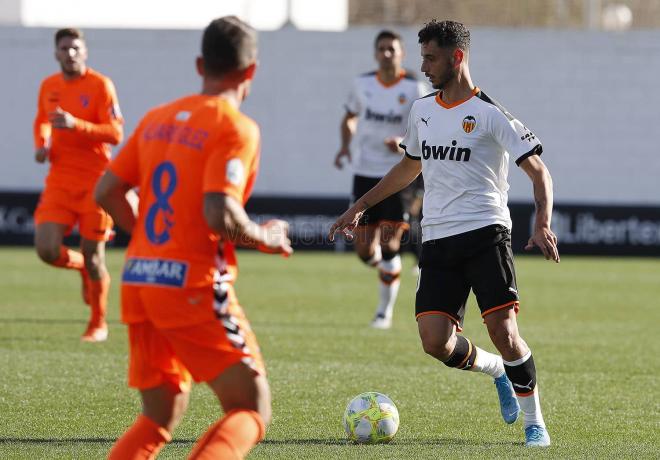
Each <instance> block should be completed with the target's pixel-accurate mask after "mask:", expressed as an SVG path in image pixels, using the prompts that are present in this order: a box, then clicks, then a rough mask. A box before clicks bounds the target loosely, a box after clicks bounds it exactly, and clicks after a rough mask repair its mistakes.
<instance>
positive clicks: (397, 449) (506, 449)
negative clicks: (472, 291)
mask: <svg viewBox="0 0 660 460" xmlns="http://www.w3.org/2000/svg"><path fill="white" fill-rule="evenodd" d="M239 259H240V264H241V276H240V279H239V282H238V295H239V298H240V299H241V303H242V304H243V305H244V307H245V309H246V310H247V313H248V316H249V318H250V320H251V322H252V325H253V327H254V329H255V330H256V333H257V336H258V338H259V340H260V343H261V346H262V349H263V353H264V355H265V358H266V363H267V366H268V371H269V379H270V382H271V386H272V391H273V414H274V416H273V422H272V424H271V426H270V428H269V430H268V434H267V437H266V440H265V441H264V442H263V443H262V444H261V445H259V446H258V447H257V448H256V449H254V450H253V452H252V453H251V456H250V458H253V459H268V460H273V459H295V458H306V459H380V458H388V459H390V458H391V459H431V458H482V459H483V458H498V459H499V458H532V457H534V458H536V457H542V458H598V459H600V458H659V457H660V435H659V433H660V388H659V387H660V384H659V382H660V362H659V356H660V334H659V332H658V331H659V330H660V304H659V298H660V275H659V274H660V260H658V259H614V258H611V259H610V258H573V257H566V258H564V259H563V260H562V263H561V264H559V265H555V264H553V263H550V262H547V261H545V260H543V259H542V258H541V257H539V256H536V257H531V256H527V257H518V259H517V269H518V284H519V287H520V292H521V296H522V306H521V313H520V315H519V323H520V328H521V332H522V335H523V337H524V338H525V339H526V340H527V342H528V344H529V345H530V347H531V348H532V350H533V351H534V356H535V361H536V364H537V368H538V378H539V385H540V389H541V398H542V405H543V408H544V413H545V418H546V422H547V424H548V428H549V430H550V434H551V437H552V441H553V445H552V446H551V447H550V448H548V449H547V450H543V451H539V450H534V451H530V450H528V449H525V447H524V446H523V445H522V441H523V433H522V426H521V422H520V421H518V422H517V423H516V424H515V425H513V426H507V425H505V424H504V422H502V420H501V418H500V415H499V412H498V406H497V397H496V393H495V388H494V386H493V384H492V382H491V380H489V379H488V378H487V377H485V376H483V375H477V374H473V373H468V372H459V371H456V370H450V369H448V368H446V367H445V366H443V365H442V364H440V363H438V362H436V361H434V360H433V359H432V358H430V357H428V356H426V355H425V354H424V353H423V351H422V350H421V346H420V344H419V339H418V337H417V330H416V324H415V320H414V314H413V298H414V290H415V278H414V276H413V275H412V274H411V264H412V258H410V257H408V258H406V259H405V261H404V263H405V265H404V272H403V278H402V286H401V291H400V294H399V301H398V303H397V307H396V311H395V318H394V326H393V328H392V330H390V331H378V330H372V329H370V328H369V327H368V326H367V325H368V322H369V320H370V319H371V315H372V313H373V308H374V305H375V300H376V274H375V272H373V271H371V270H370V269H368V268H367V267H365V266H363V265H362V264H361V263H360V262H359V261H358V259H357V258H356V257H355V256H354V255H351V254H330V253H298V254H295V255H294V256H293V257H292V258H290V259H288V260H285V259H283V258H281V257H273V256H267V255H262V254H255V253H251V252H241V253H240V254H239ZM121 262H122V252H121V251H116V250H112V251H109V254H108V265H109V268H110V271H111V274H112V275H113V279H114V280H115V281H114V284H113V288H112V292H111V299H110V304H111V307H110V338H109V340H108V342H106V343H103V344H94V345H90V344H82V343H80V342H79V335H80V334H81V333H82V331H83V329H84V327H85V322H86V319H87V310H86V307H85V306H84V305H83V304H82V302H81V300H80V293H79V289H80V286H79V283H80V282H79V277H78V275H77V274H76V273H72V272H67V271H64V270H57V269H54V268H50V267H47V266H45V265H44V264H42V263H41V262H39V261H38V260H37V257H36V255H35V254H34V253H33V252H32V250H30V249H28V248H24V249H9V248H4V249H0V273H1V274H2V275H1V276H0V299H1V300H0V369H1V373H2V378H1V379H0V458H3V459H35V458H38V459H54V458H80V459H96V458H99V459H100V458H105V457H104V456H105V454H106V453H107V451H108V449H109V448H110V446H111V444H112V442H113V441H114V440H115V439H116V438H117V437H118V436H119V435H120V434H121V433H122V432H123V431H124V429H125V428H126V427H127V426H128V425H129V424H130V423H131V422H132V421H133V419H134V417H135V415H136V413H137V411H138V408H139V402H138V398H137V394H136V392H134V391H132V390H129V389H128V388H127V387H126V386H125V375H126V360H127V358H126V353H127V344H126V333H125V329H124V326H123V325H121V324H120V323H119V322H118V300H119V299H118V284H119V283H118V282H117V280H118V279H119V273H120V268H121ZM465 334H466V335H467V336H468V337H470V338H471V339H472V340H473V341H474V342H475V343H476V344H477V345H479V346H481V347H482V348H485V349H487V350H490V351H493V350H494V348H493V346H492V345H491V344H490V342H489V340H488V337H487V334H486V330H485V327H484V326H483V324H482V323H481V319H480V318H479V314H478V309H477V308H476V305H475V304H474V300H473V299H471V301H470V306H469V307H468V315H467V320H466V323H465ZM370 390H373V391H380V392H383V393H385V394H387V395H389V396H390V397H391V398H392V399H393V400H394V401H395V403H396V404H397V406H398V409H399V413H400V416H401V426H400V430H399V433H398V434H397V436H396V438H395V439H394V441H393V442H392V443H391V444H389V445H380V446H356V445H350V444H347V442H346V441H345V437H344V433H343V430H342V427H341V417H342V413H343V410H344V407H345V405H346V403H347V402H348V401H349V400H350V399H351V398H352V397H353V396H355V395H357V394H358V393H361V392H364V391H370ZM219 414H220V412H219V408H218V405H217V403H216V401H215V399H214V398H213V396H212V394H211V393H210V391H209V390H208V389H207V388H205V387H204V386H197V387H195V389H194V390H193V393H192V398H191V405H190V409H189V411H188V413H187V415H186V418H185V420H184V422H183V423H182V425H181V426H180V427H179V429H178V430H177V431H176V432H175V433H174V441H173V442H172V443H171V444H170V445H168V446H167V447H166V448H165V449H164V450H163V451H162V453H161V456H160V457H159V458H164V459H179V458H185V455H186V453H187V452H189V450H190V448H191V446H192V444H193V442H194V440H195V439H196V438H197V437H198V436H199V435H200V434H201V433H202V432H203V431H204V430H205V429H206V427H207V426H208V425H210V424H211V423H212V422H213V421H214V420H215V419H216V418H217V417H218V416H219Z"/></svg>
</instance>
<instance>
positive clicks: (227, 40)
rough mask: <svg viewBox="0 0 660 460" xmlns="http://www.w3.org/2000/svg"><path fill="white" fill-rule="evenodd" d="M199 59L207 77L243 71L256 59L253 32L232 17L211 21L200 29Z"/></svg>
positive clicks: (254, 35) (255, 42) (245, 24)
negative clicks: (202, 59) (201, 60)
mask: <svg viewBox="0 0 660 460" xmlns="http://www.w3.org/2000/svg"><path fill="white" fill-rule="evenodd" d="M202 57H203V58H204V70H205V71H206V73H207V74H208V75H209V76H213V77H222V76H224V75H226V74H227V73H230V72H233V71H234V70H242V69H245V68H246V67H247V66H249V65H250V64H251V63H253V62H254V61H255V60H256V58H257V32H256V31H255V30H254V29H253V28H252V27H250V26H249V25H248V24H247V23H245V22H243V21H241V20H240V19H238V18H237V17H236V16H225V17H222V18H218V19H215V20H213V21H211V23H210V24H209V25H208V26H207V27H206V29H204V35H203V37H202Z"/></svg>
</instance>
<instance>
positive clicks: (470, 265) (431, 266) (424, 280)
mask: <svg viewBox="0 0 660 460" xmlns="http://www.w3.org/2000/svg"><path fill="white" fill-rule="evenodd" d="M419 268H420V273H419V284H418V288H417V295H416V299H415V314H416V316H417V317H419V316H420V315H423V314H425V313H427V312H433V311H437V312H443V313H445V314H446V315H447V316H449V317H452V318H458V323H459V324H458V325H459V328H460V327H461V325H462V323H463V318H464V317H465V305H466V303H467V299H468V296H469V294H470V291H473V292H474V294H475V296H476V298H477V303H478V305H479V309H480V310H481V312H482V314H483V315H487V314H489V313H492V312H493V311H496V310H497V309H500V308H506V307H508V306H513V307H514V308H516V307H517V303H518V301H519V297H518V290H517V287H516V275H515V268H514V262H513V253H512V251H511V233H510V231H509V229H508V228H506V227H505V226H503V225H489V226H487V227H482V228H479V229H476V230H472V231H469V232H465V233H461V234H458V235H453V236H449V237H447V238H440V239H437V240H431V241H426V242H425V243H424V244H422V254H421V257H420V261H419Z"/></svg>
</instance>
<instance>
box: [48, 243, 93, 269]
mask: <svg viewBox="0 0 660 460" xmlns="http://www.w3.org/2000/svg"><path fill="white" fill-rule="evenodd" d="M52 265H55V266H56V267H62V268H72V269H75V270H82V269H83V268H85V259H84V258H83V255H82V254H81V253H80V252H78V251H74V250H73V249H69V248H67V247H66V246H60V256H59V257H58V258H57V260H56V261H54V262H53V263H52Z"/></svg>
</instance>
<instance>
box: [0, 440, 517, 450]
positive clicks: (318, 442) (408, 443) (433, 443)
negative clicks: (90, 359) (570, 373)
mask: <svg viewBox="0 0 660 460" xmlns="http://www.w3.org/2000/svg"><path fill="white" fill-rule="evenodd" d="M115 441H116V438H0V445H2V444H90V443H98V444H105V443H107V444H112V443H114V442H115ZM196 441H197V440H196V439H174V440H172V442H170V444H173V445H181V446H186V445H190V446H192V445H193V444H194V443H195V442H196ZM261 444H265V445H271V446H289V445H300V446H347V447H354V448H358V449H359V448H362V447H363V446H364V447H366V445H364V444H354V443H351V442H349V441H347V440H345V439H265V440H263V441H262V442H261ZM523 444H524V443H522V442H510V441H499V442H483V441H479V440H476V439H461V438H439V439H402V440H396V441H393V442H392V443H391V445H392V446H393V447H396V446H419V445H427V446H444V447H447V446H475V447H476V446H480V447H504V446H522V445H523Z"/></svg>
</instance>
